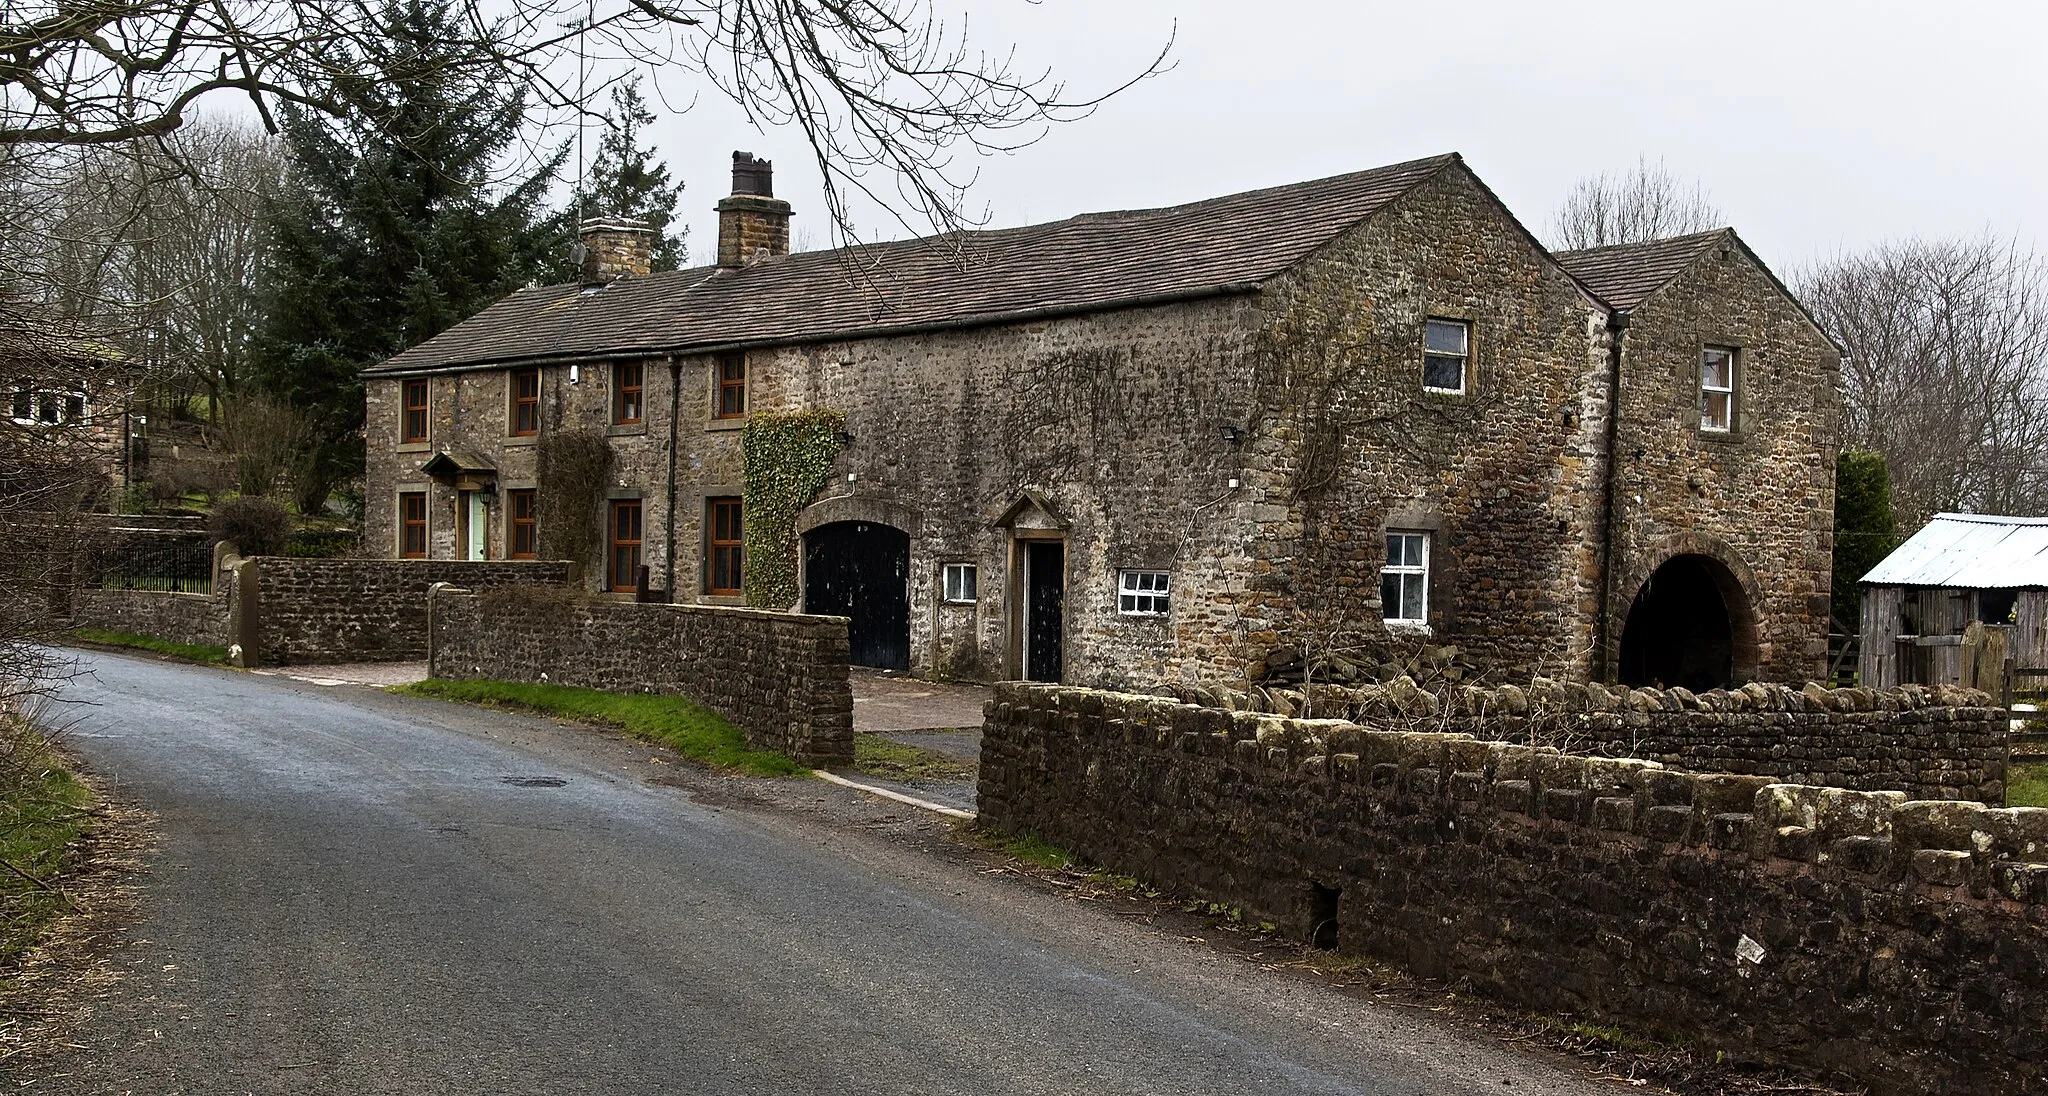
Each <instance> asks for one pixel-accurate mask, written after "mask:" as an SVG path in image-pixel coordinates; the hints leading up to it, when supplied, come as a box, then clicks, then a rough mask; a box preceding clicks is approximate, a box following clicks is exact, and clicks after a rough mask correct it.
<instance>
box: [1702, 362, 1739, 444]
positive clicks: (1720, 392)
mask: <svg viewBox="0 0 2048 1096" xmlns="http://www.w3.org/2000/svg"><path fill="white" fill-rule="evenodd" d="M1734 422H1735V348H1734V347H1731V346H1709V347H1707V348H1706V349H1704V350H1702V351H1701V352H1700V429H1701V430H1705V431H1708V432H1710V433H1716V434H1725V433H1727V432H1728V431H1729V429H1730V427H1731V426H1732V425H1733V424H1734Z"/></svg>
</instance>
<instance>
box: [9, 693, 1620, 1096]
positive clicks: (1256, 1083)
mask: <svg viewBox="0 0 2048 1096" xmlns="http://www.w3.org/2000/svg"><path fill="white" fill-rule="evenodd" d="M81 660H82V665H83V668H84V669H85V670H86V671H88V672H87V673H86V674H85V675H84V676H81V677H79V678H77V679H75V680H74V681H72V682H71V683H70V684H69V685H68V686H66V688H65V691H64V694H63V695H64V697H65V699H66V700H67V701H68V702H69V703H68V707H67V711H66V714H67V715H68V717H69V718H70V719H72V720H73V725H72V727H71V730H70V731H69V742H70V744H71V746H72V748H73V749H74V750H75V751H76V752H78V753H81V754H82V755H84V756H85V757H86V758H87V759H88V760H89V762H90V764H91V765H92V767H93V768H94V769H95V770H96V771H97V772H98V773H99V774H100V775H101V776H102V777H103V778H105V779H107V780H110V781H114V782H116V783H117V785H118V789H119V793H120V794H121V795H122V796H123V797H124V798H128V799H131V800H133V801H135V802H138V803H139V804H141V805H142V806H144V807H146V808H148V809H150V810H152V811H154V812H155V813H156V814H157V815H158V816H159V818H160V840H159V843H158V845H157V846H156V848H155V850H154V851H153V852H152V853H151V854H150V855H149V857H148V861H147V862H148V868H149V870H148V873H147V874H146V875H145V876H144V877H143V878H142V880H141V902H142V909H143V913H142V917H141V920H140V921H139V922H138V923H137V924H135V925H133V926H132V927H131V928H130V929H129V931H128V933H127V938H126V940H125V942H124V943H122V944H121V945H119V946H118V947H117V948H116V949H115V952H116V954H114V955H113V957H112V962H113V963H114V964H115V965H116V966H117V967H118V968H119V969H120V970H121V971H122V972H123V974H122V978H121V980H120V981H119V983H118V984H117V987H116V991H115V992H114V994H113V995H112V996H111V997H110V998H109V999H107V1000H106V1001H104V1002H102V1003H101V1004H100V1005H99V1007H98V1008H97V1010H96V1012H95V1014H94V1015H93V1016H92V1017H91V1018H90V1019H89V1020H88V1021H87V1022H86V1023H84V1024H83V1025H82V1026H81V1028H80V1029H78V1030H76V1031H74V1032H73V1033H72V1035H71V1038H72V1041H74V1042H76V1043H78V1044H80V1045H81V1046H82V1047H83V1048H84V1049H82V1050H78V1051H74V1052H71V1053H69V1054H67V1055H65V1056H62V1057H59V1058H57V1059H55V1060H53V1061H50V1062H49V1063H47V1065H46V1066H45V1067H44V1069H43V1072H42V1074H41V1075H40V1076H38V1077H34V1078H29V1080H31V1081H32V1082H33V1083H31V1084H28V1085H26V1086H25V1089H26V1090H27V1091H30V1092H75V1093H148V1094H152V1096H173V1094H179V1093H194V1094H197V1093H207V1094H213V1093H245V1092H247V1093H337V1094H341V1093H345V1094H369V1093H465V1094H475V1093H583V1092H589V1093H606V1094H609V1096H616V1094H622V1093H625V1094H631V1093H706V1094H713V1093H715V1094H726V1093H761V1094H768V1093H775V1094H786V1093H853V1092H860V1093H867V1092H873V1093H933V1094H939V1093H974V1094H1013V1093H1014V1094H1039V1093H1046V1094H1051V1093H1090V1094H1097V1093H1173V1094H1176V1096H1185V1094H1202V1093H1217V1094H1224V1093H1269V1092H1270V1093H1376V1094H1394V1093H1417V1094H1421V1093H1432V1094H1440V1093H1469V1092H1489V1093H1500V1092H1536V1093H1590V1092H1610V1093H1611V1092H1613V1091H1616V1089H1615V1088H1611V1087H1609V1086H1607V1085H1605V1084H1601V1083H1596V1082H1593V1081H1591V1080H1588V1079H1586V1078H1585V1077H1584V1076H1583V1075H1582V1074H1580V1073H1579V1072H1578V1071H1577V1069H1576V1067H1573V1066H1571V1065H1569V1064H1564V1065H1560V1064H1557V1063H1554V1062H1551V1061H1549V1060H1545V1059H1535V1058H1528V1057H1523V1056H1520V1055H1517V1054H1515V1053H1512V1052H1510V1051H1508V1050H1506V1049H1503V1048H1502V1046H1501V1045H1500V1044H1499V1043H1498V1042H1497V1041H1496V1040H1494V1039H1492V1038H1490V1037H1488V1036H1486V1035H1484V1034H1482V1033H1477V1032H1472V1031H1468V1030H1465V1029H1462V1028H1459V1027H1456V1026H1454V1025H1452V1024H1450V1023H1447V1022H1443V1021H1440V1020H1438V1019H1436V1018H1434V1017H1432V1016H1430V1015H1428V1014H1426V1013H1423V1012H1420V1011H1418V1010H1414V1009H1406V1008H1400V1007H1393V1006H1383V1005H1378V1004H1375V1003H1373V1002H1370V1001H1361V1000H1355V999H1353V998H1351V997H1348V996H1346V995H1344V994H1342V993H1340V992H1338V991H1336V990H1332V989H1329V988H1326V987H1324V986H1321V985H1317V984H1314V983H1312V982H1309V981H1307V980H1304V979H1301V978H1297V977H1291V976H1288V975H1284V974H1276V973H1270V972H1265V971H1261V970H1260V969H1259V968H1258V967H1256V966H1254V965H1252V964H1249V963H1247V962H1245V961H1244V960H1243V959H1241V958H1239V957H1236V956H1232V955H1229V954H1225V953H1222V952H1220V951H1218V950H1217V949H1216V948H1215V947H1213V946H1212V945H1206V944H1199V943H1193V942H1190V941H1187V940H1184V939H1181V938H1179V937H1176V936H1174V935H1172V934H1171V933H1168V932H1163V931H1160V930H1158V929H1155V928H1152V927H1148V926H1146V925H1144V924H1142V923H1137V922H1134V921H1132V920H1130V919H1128V918H1119V917H1117V916H1114V915H1112V914H1110V913H1107V912H1103V911H1101V910H1099V909H1097V908H1095V907H1094V906H1092V905H1090V904H1088V903H1084V902H1076V901H1072V900H1066V899H1062V898H1061V897H1059V896H1058V895H1057V894H1055V893H1053V889H1052V888H1048V887H1046V886H1045V885H1043V884H1040V883H1036V882H1033V881H1031V880H1028V879H1024V878H1020V877H1018V876H1016V875H1013V874H1009V873H990V872H988V871H987V870H986V865H985V863H984V862H983V861H982V860H981V859H978V858H977V857H975V856H971V855H964V854H963V855H950V856H949V855H945V854H944V853H943V852H940V851H935V850H938V849H940V848H942V847H951V846H950V845H949V843H947V842H944V841H942V840H939V839H937V838H936V837H934V836H933V835H934V834H937V833H938V832H939V831H938V829H937V826H938V823H936V822H934V821H931V820H929V819H927V818H924V817H922V816H915V812H910V811H907V810H906V809H905V808H901V807H897V806H895V805H892V804H883V803H876V802H873V801H869V800H867V799H866V797H862V796H860V795H859V793H855V792H848V791H845V790H844V789H839V788H834V787H830V786H828V785H825V784H823V783H822V782H819V781H794V780H790V781H740V780H736V779H732V778H726V777H721V776H717V775H714V774H709V773H704V772H701V771H698V770H695V769H691V768H689V767H687V766H680V765H675V764H663V763H661V762H660V760H659V759H658V758H656V756H655V754H654V751H651V750H650V749H649V748H647V747H646V746H644V745H639V744H635V743H631V742H629V741H625V740H623V739H619V738H616V737H612V736H609V735H605V734H599V733H593V732H591V731H588V730H581V729H573V728H567V727H562V726H558V725H556V724H553V723H551V722H548V721H545V720H538V719H528V718H523V717H516V716H508V715H503V714H499V713H491V712H482V711H477V710H473V709H468V708H463V707H459V706H454V705H446V704H440V703H436V702H431V701H418V700H412V699H408V698H403V697H395V696H390V695H388V694H384V693H381V692H378V691H376V690H372V689H367V688H362V687H357V686H344V687H340V688H321V687H319V686H315V685H310V684H306V683H303V682H295V681H292V680H289V679H280V678H268V677H258V676H253V675H249V674H243V673H235V672H231V671H226V670H215V669H204V668H193V667H184V666H174V665H169V664H164V663H158V662H152V661H146V660H142V659H137V658H129V657H125V656H114V655H100V654H92V655H83V656H81ZM1626 1091H1641V1090H1640V1089H1632V1090H1626Z"/></svg>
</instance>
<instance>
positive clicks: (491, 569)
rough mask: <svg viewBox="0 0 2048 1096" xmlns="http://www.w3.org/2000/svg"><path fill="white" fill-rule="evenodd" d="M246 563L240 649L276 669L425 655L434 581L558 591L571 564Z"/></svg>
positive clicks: (276, 559)
mask: <svg viewBox="0 0 2048 1096" xmlns="http://www.w3.org/2000/svg"><path fill="white" fill-rule="evenodd" d="M252 562H253V563H254V564H255V573H256V576H257V577H256V581H255V583H254V590H253V591H252V592H253V594H254V597H255V607H254V613H255V619H256V620H257V621H258V623H257V624H256V625H255V631H256V635H255V636H254V637H251V638H243V639H242V642H243V646H244V647H245V648H253V650H254V651H255V652H256V654H255V655H254V656H253V658H254V659H260V660H261V661H263V662H265V663H272V664H279V665H285V664H290V663H310V662H405V661H411V660H415V659H424V658H426V657H427V587H429V586H432V585H433V584H435V583H437V582H449V583H459V584H461V585H463V586H465V587H469V588H472V589H489V588H493V587H498V586H563V585H565V584H567V583H569V582H571V581H573V579H574V573H573V572H574V567H573V565H571V564H569V563H564V562H537V563H513V562H505V561H487V562H475V561H463V560H442V559H431V560H430V559H290V558H286V557H283V556H260V557H257V558H256V559H255V560H253V561H252ZM252 639H253V641H252Z"/></svg>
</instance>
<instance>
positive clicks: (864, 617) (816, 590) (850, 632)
mask: <svg viewBox="0 0 2048 1096" xmlns="http://www.w3.org/2000/svg"><path fill="white" fill-rule="evenodd" d="M804 611H805V612H807V613H819V614H823V615H825V616H843V617H847V618H849V619H850V620H851V621H852V623H851V624H849V625H848V626H847V640H848V642H849V644H850V645H851V647H852V648H853V650H852V661H853V664H854V665H856V666H876V667H880V668H881V669H884V670H908V669H909V668H910V534H909V533H906V532H904V531H903V530H901V529H897V528H894V527H892V526H888V525H881V524H878V523H876V522H871V521H840V522H834V523H833V524H831V525H821V526H819V527H818V528H816V529H813V530H811V531H810V532H809V533H807V534H805V535H804Z"/></svg>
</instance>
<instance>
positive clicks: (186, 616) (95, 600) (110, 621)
mask: <svg viewBox="0 0 2048 1096" xmlns="http://www.w3.org/2000/svg"><path fill="white" fill-rule="evenodd" d="M71 626H72V627H73V628H102V629H105V630H107V631H113V632H127V633H128V634H130V635H138V636H152V637H154V638H156V639H167V640H170V641H171V642H173V643H190V644H195V645H197V646H201V647H225V646H227V642H228V599H227V595H226V590H225V588H223V589H222V591H221V592H220V593H217V594H171V593H163V592H161V591H157V590H93V589H81V590H74V591H72V594H71Z"/></svg>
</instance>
